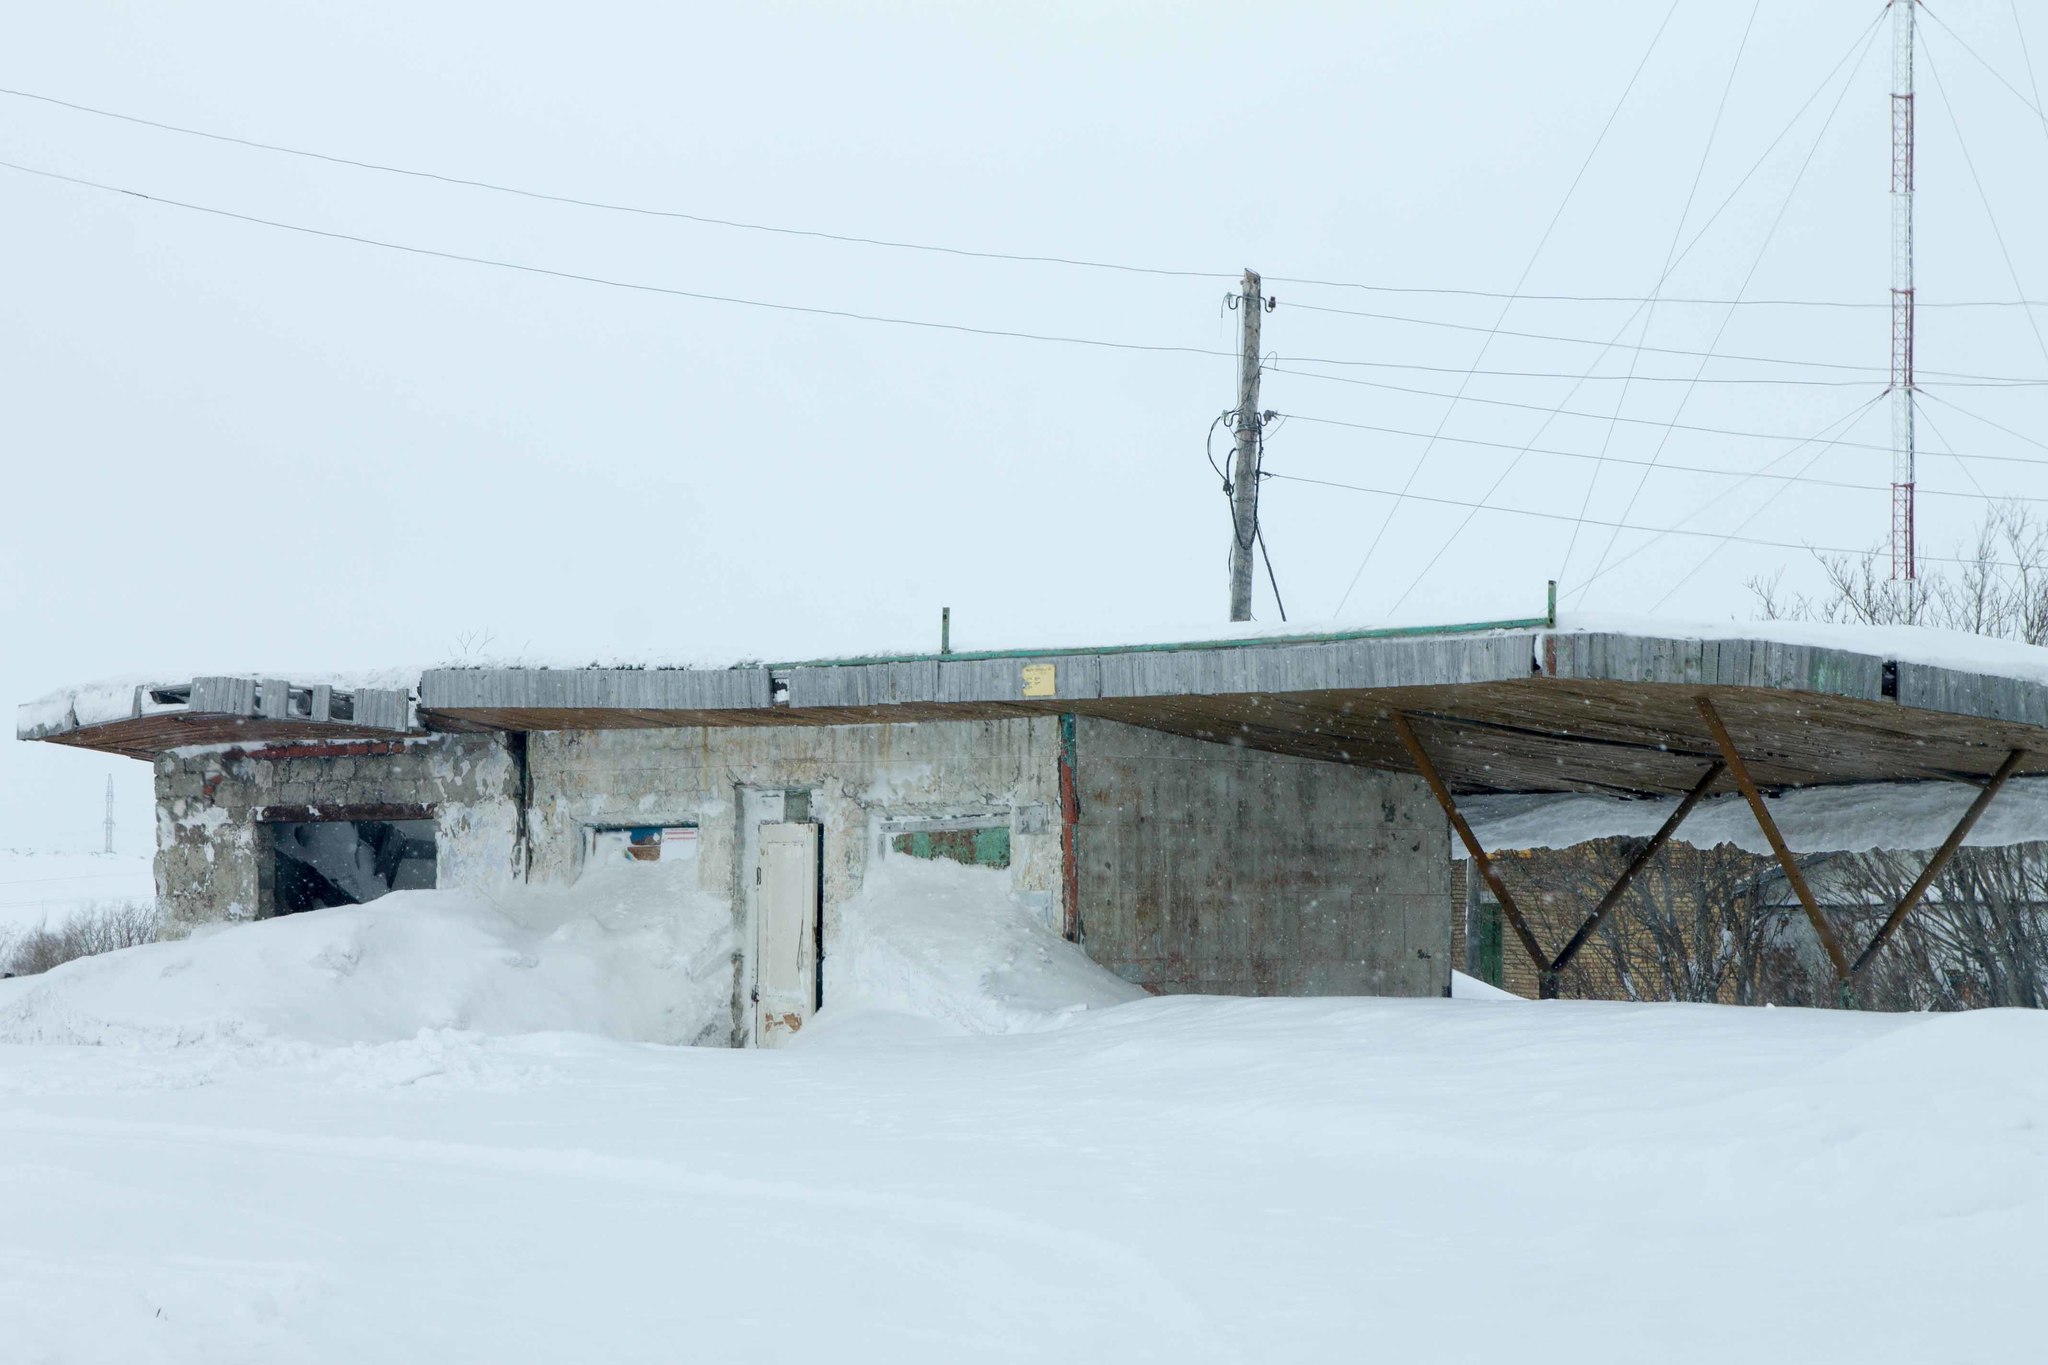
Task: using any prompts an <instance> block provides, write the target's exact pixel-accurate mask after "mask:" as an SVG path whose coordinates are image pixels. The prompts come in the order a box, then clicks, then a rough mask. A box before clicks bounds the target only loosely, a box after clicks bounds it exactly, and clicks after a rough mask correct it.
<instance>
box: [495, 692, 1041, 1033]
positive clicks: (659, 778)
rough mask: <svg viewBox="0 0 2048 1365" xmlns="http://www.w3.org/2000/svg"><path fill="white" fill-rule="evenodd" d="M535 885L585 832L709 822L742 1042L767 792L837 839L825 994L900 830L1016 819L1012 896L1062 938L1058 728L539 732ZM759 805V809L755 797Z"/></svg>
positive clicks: (706, 869) (534, 748)
mask: <svg viewBox="0 0 2048 1365" xmlns="http://www.w3.org/2000/svg"><path fill="white" fill-rule="evenodd" d="M528 762H529V764H530V771H531V774H532V783H533V791H534V805H533V809H532V811H531V813H530V816H529V828H530V829H531V838H532V847H533V879H534V880H535V881H542V880H554V881H561V880H568V879H571V878H573V877H574V876H575V875H576V871H577V868H578V866H579V863H580V859H581V858H582V856H583V849H584V843H585V831H586V830H588V829H589V828H590V827H591V826H593V825H596V826H603V825H622V824H638V825H669V824H694V825H696V826H697V830H698V852H697V867H698V875H699V877H700V878H701V879H702V886H703V889H704V890H706V891H707V892H710V893H713V894H715V895H719V896H725V897H730V898H731V901H732V905H733V913H734V919H735V925H734V928H735V930H736V938H737V940H738V942H739V944H740V954H739V959H738V960H737V961H736V962H735V964H734V966H735V971H734V1006H733V1009H734V1015H733V1017H734V1029H735V1042H743V1041H744V1034H745V1030H746V1028H747V1025H748V1020H749V1016H750V1013H751V1011H750V1010H749V1009H748V1008H747V1007H746V1004H745V1002H744V1001H743V1000H742V999H741V995H742V992H743V990H744V989H745V983H747V982H749V981H751V980H752V967H751V956H752V953H753V933H752V926H751V923H750V922H749V918H748V916H749V910H750V896H749V892H750V890H751V879H750V877H749V876H748V874H749V872H750V870H751V867H752V860H753V852H752V845H751V843H750V841H749V836H750V831H751V829H752V822H753V821H754V820H758V819H761V818H771V819H772V818H776V817H777V814H778V812H776V811H774V810H773V809H764V808H763V803H762V801H761V798H760V794H761V793H766V792H783V791H801V792H803V793H804V794H805V800H806V801H807V803H808V806H809V816H810V818H811V819H813V820H816V821H819V822H820V823H821V824H822V826H823V837H824V860H823V881H824V893H823V921H824V924H823V928H824V950H825V958H824V965H823V969H822V970H823V975H824V982H825V986H824V989H825V996H826V999H827V1000H828V1001H829V1000H830V999H831V991H832V985H831V981H832V966H831V959H832V954H833V952H834V950H835V942H836V940H837V938H838V936H839V922H840V909H841V907H842V906H844V905H845V904H846V902H847V901H849V900H851V899H852V898H853V897H854V896H856V895H858V894H859V892H860V887H861V880H862V877H863V876H864V875H865V873H866V870H867V868H868V865H869V861H870V860H871V859H872V858H874V857H876V856H877V854H878V852H879V846H880V841H881V839H882V837H883V833H882V826H883V824H884V822H885V821H888V820H891V819H904V818H941V817H957V816H963V815H990V816H1006V817H1008V818H1009V820H1010V828H1011V835H1010V849H1011V854H1010V856H1011V864H1010V874H1011V889H1012V893H1013V895H1015V896H1016V897H1017V898H1018V900H1019V901H1020V902H1021V903H1023V904H1025V905H1026V906H1027V907H1028V908H1030V909H1031V910H1032V911H1033V912H1034V913H1037V914H1041V915H1043V916H1045V918H1046V921H1047V923H1049V924H1053V925H1057V923H1058V915H1059V912H1060V907H1059V904H1058V888H1059V884H1060V836H1059V821H1058V811H1059V768H1058V764H1059V721H1058V720H1057V718H1055V717H1045V718H1043V719H1032V720H999V721H948V722H943V723H936V724H923V725H851V726H832V727H813V726H804V727H780V726H761V727H745V728H740V727H732V728H726V727H718V728H707V729H689V730H585V731H555V732H548V733H537V734H535V735H533V736H532V739H531V744H530V748H529V751H528ZM749 793H753V795H751V796H750V795H749Z"/></svg>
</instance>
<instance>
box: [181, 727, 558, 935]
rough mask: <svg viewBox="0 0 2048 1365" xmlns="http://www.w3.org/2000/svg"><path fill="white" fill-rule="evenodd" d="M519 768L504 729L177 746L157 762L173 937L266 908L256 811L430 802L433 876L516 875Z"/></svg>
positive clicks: (448, 879)
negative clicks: (435, 858)
mask: <svg viewBox="0 0 2048 1365" xmlns="http://www.w3.org/2000/svg"><path fill="white" fill-rule="evenodd" d="M517 792H518V782H517V775H516V772H515V769H514V765H513V762H512V758H511V756H510V754H509V753H508V751H507V748H506V745H505V742H504V740H503V739H502V738H500V737H497V736H490V735H436V736H433V737H430V738H425V739H392V740H360V741H355V742H352V743H340V744H336V743H322V744H252V745H246V746H244V745H236V746H232V747H228V748H207V749H187V750H176V751H173V752H170V753H166V754H163V755H160V756H159V757H158V758H157V760H156V812H157V841H156V894H157V903H158V904H159V905H160V906H161V907H162V908H163V912H164V923H165V929H166V931H167V932H168V933H171V934H173V935H178V934H184V933H189V932H190V931H191V930H192V929H193V928H194V927H196V926H198V925H201V924H208V923H212V922H215V921H219V920H241V919H253V918H255V917H256V916H257V915H259V914H262V913H264V910H263V893H262V888H263V883H264V880H265V879H266V878H267V877H268V875H269V869H268V868H266V867H265V866H264V865H263V863H264V859H263V856H262V855H263V848H262V844H263V840H262V829H261V824H260V816H261V813H262V811H263V809H264V808H265V807H269V806H278V807H283V806H324V807H329V808H341V807H346V806H373V805H423V806H432V807H433V808H434V810H435V818H436V820H437V821H438V824H439V829H438V833H437V842H438V849H439V881H440V883H441V884H442V885H444V886H453V885H478V884H488V883H489V882H491V881H494V880H502V879H504V878H506V877H508V876H511V875H512V874H513V869H514V859H513V854H514V848H515V831H516V828H517V819H516V807H515V798H516V794H517Z"/></svg>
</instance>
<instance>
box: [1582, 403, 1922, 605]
mask: <svg viewBox="0 0 2048 1365" xmlns="http://www.w3.org/2000/svg"><path fill="white" fill-rule="evenodd" d="M1883 397H1884V395H1883V394H1881V393H1880V394H1875V395H1873V396H1872V397H1870V398H1869V399H1867V400H1865V401H1864V402H1863V403H1862V404H1860V405H1859V406H1857V407H1855V408H1852V409H1850V410H1849V411H1848V412H1846V413H1843V414H1842V415H1841V416H1839V417H1837V418H1835V419H1834V420H1833V421H1831V422H1829V423H1827V424H1826V425H1825V426H1823V427H1821V428H1820V429H1819V430H1817V431H1815V432H1814V433H1813V434H1812V435H1811V436H1808V437H1807V438H1806V439H1804V440H1802V441H1800V442H1799V443H1798V444H1797V445H1794V446H1791V447H1790V448H1788V449H1786V450H1782V451H1780V452H1779V453H1778V454H1777V455H1775V456H1773V457H1772V458H1771V460H1770V462H1769V463H1767V464H1766V465H1765V466H1764V467H1763V468H1762V469H1760V470H1757V471H1755V472H1753V473H1751V474H1749V475H1747V476H1745V477H1744V478H1743V479H1741V480H1740V481H1738V482H1737V483H1735V484H1733V485H1731V486H1729V487H1727V488H1724V489H1722V490H1721V491H1720V492H1719V493H1716V494H1715V495H1714V496H1713V497H1711V498H1709V499H1707V500H1706V501H1705V502H1703V503H1701V504H1700V505H1699V506H1697V507H1695V508H1693V509H1692V510H1691V511H1690V512H1688V513H1686V514H1685V515H1684V516H1683V517H1681V518H1680V519H1679V522H1678V524H1679V525H1680V526H1688V525H1690V524H1691V523H1692V522H1694V521H1697V520H1698V519H1699V518H1700V517H1703V516H1705V515H1706V514H1707V513H1708V512H1709V511H1711V510H1713V509H1714V508H1715V507H1716V506H1718V505H1719V504H1721V503H1722V502H1724V501H1726V500H1727V499H1728V498H1731V497H1733V496H1734V495H1735V494H1737V493H1739V492H1741V491H1742V490H1743V489H1744V488H1747V487H1748V486H1749V485H1750V484H1751V483H1752V482H1753V481H1754V480H1755V479H1757V478H1760V477H1763V476H1764V475H1766V474H1768V473H1769V472H1770V471H1772V470H1774V469H1776V468H1777V467H1778V466H1779V465H1781V464H1784V463H1785V462H1786V461H1787V460H1790V459H1791V458H1792V457H1793V456H1794V455H1797V454H1798V453H1799V452H1800V451H1801V450H1804V449H1805V448H1806V447H1807V446H1809V445H1812V444H1814V443H1815V442H1820V443H1821V446H1820V449H1819V450H1817V451H1815V452H1814V455H1813V457H1812V458H1810V459H1809V460H1808V461H1807V462H1806V464H1804V465H1802V466H1801V467H1800V476H1801V477H1804V476H1805V473H1806V471H1807V470H1809V469H1811V468H1812V467H1813V465H1814V462H1815V460H1817V459H1818V458H1819V457H1820V456H1821V455H1824V454H1826V453H1827V452H1828V451H1829V450H1832V449H1834V448H1835V447H1836V446H1839V445H1841V444H1842V443H1843V442H1844V440H1845V439H1846V438H1847V437H1848V435H1849V433H1850V432H1852V431H1854V430H1855V429H1856V427H1857V425H1858V424H1859V423H1861V422H1862V421H1863V419H1864V418H1866V417H1868V416H1869V415H1870V414H1871V413H1872V412H1873V411H1875V410H1876V408H1877V404H1878V402H1879V400H1880V399H1882V398H1883ZM1743 524H1744V525H1746V524H1747V520H1745V522H1744V523H1743ZM1661 540H1662V537H1661V536H1652V537H1650V539H1648V540H1646V541H1644V542H1643V543H1642V544H1641V545H1638V546H1636V547H1635V548H1634V549H1633V550H1630V551H1628V552H1627V553H1626V554H1623V555H1621V556H1620V557H1618V558H1617V559H1616V560H1615V561H1614V562H1613V563H1612V564H1609V565H1608V566H1607V567H1606V568H1604V569H1602V570H1601V571H1600V572H1599V573H1597V574H1594V575H1592V576H1591V577H1589V578H1588V579H1587V580H1586V581H1585V582H1584V583H1581V584H1579V585H1578V586H1577V587H1576V588H1574V589H1572V596H1573V598H1574V599H1575V600H1579V601H1583V600H1584V598H1585V596H1586V594H1587V593H1588V592H1589V591H1591V589H1592V587H1593V585H1594V584H1595V583H1596V582H1598V581H1599V580H1600V579H1602V578H1604V577H1606V576H1607V575H1609V574H1612V573H1615V572H1617V571H1618V570H1620V569H1621V567H1622V566H1623V565H1625V564H1627V563H1628V562H1629V561H1630V560H1632V559H1634V558H1635V557H1636V556H1638V555H1640V554H1643V553H1644V552H1645V551H1648V550H1649V549H1651V548H1652V547H1654V546H1655V545H1657V544H1658V543H1659V542H1660V541H1661Z"/></svg>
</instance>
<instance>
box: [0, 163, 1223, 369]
mask: <svg viewBox="0 0 2048 1365" xmlns="http://www.w3.org/2000/svg"><path fill="white" fill-rule="evenodd" d="M0 170H9V171H18V172H20V173H22V174H24V175H33V176H40V177H42V178H44V179H46V180H59V181H62V182H64V183H65V184H69V185H80V186H83V187H85V188H86V189H93V190H99V191H102V192H104V193H107V194H118V195H124V196H126V197H128V198H131V199H140V200H144V201H146V202H148V203H151V204H162V205H165V206H166V207H169V208H177V209H185V210H188V211H190V212H193V213H204V214H210V215H212V216H214V217H216V218H228V219H232V220H234V221H236V222H240V223H250V224H254V225H255V226H257V227H267V228H276V229H278V230H280V231H284V232H296V233H301V234H303V235H305V236H308V237H322V238H325V239H327V240H329V241H334V242H351V243H354V244H356V245H358V246H372V247H378V248H381V249H383V250H385V251H400V252H404V253H405V254H407V255H409V256H427V257H432V258H433V259H436V260H443V261H460V262H462V263H464V264H466V265H482V266H490V267H491V268H493V269H496V270H516V271H518V272H520V273H522V274H527V275H542V276H546V277H548V278H550V279H557V280H573V281H576V282H577V283H580V284H597V285H603V286H605V287H606V288H608V289H625V290H631V291H633V292H635V293H642V294H661V295H666V296H668V297H671V298H680V299H694V300H697V301H698V302H701V303H726V304H732V305H734V306H736V307H741V308H765V309H768V310H770V311H772V312H777V313H803V314H807V315H810V316H813V317H826V318H841V319H844V320H846V321H849V322H872V323H881V324H884V325H887V326H891V327H922V328H928V329H931V330H933V331H940V332H963V333H966V334H968V335H971V336H987V337H1006V338H1010V339H1012V340H1017V341H1043V342H1055V343H1059V344H1061V345H1067V346H1094V347H1101V348H1104V349H1107V350H1114V351H1147V352H1152V353H1155V354H1161V355H1199V356H1221V357H1223V358H1225V359H1229V358H1233V357H1235V356H1236V354H1237V352H1235V351H1219V350H1213V349H1210V348H1207V347H1202V346H1160V345H1150V344H1146V343H1142V342H1135V341H1106V340H1103V339H1101V338H1099V337H1075V336H1061V335H1057V334H1052V333H1044V332H1020V331H1011V330H1007V329H1004V328H998V327H975V326H970V325H968V324H966V323H960V322H938V321H934V320H931V319H927V318H903V317H892V316H889V315H887V314H881V313H861V312H855V311H853V310H851V309H844V308H818V307H813V306H811V305H808V304H798V303H775V302H771V301H769V300H766V299H747V298H739V297H736V296H733V295H729V294H711V293H705V292H703V291H700V290H694V289H673V288H670V287H668V286H666V285H659V284H646V283H642V282H639V281H635V280H617V279H611V278H608V277H606V276H603V275H586V274H582V273H580V272H577V271H573V270H555V269H551V268H549V267H547V266H538V265H525V264H522V263H520V262H517V261H503V260H497V259H494V258H492V257H488V256H471V255H467V254H465V253H463V252H459V251H441V250H438V249H436V248H433V247H424V246H409V245H407V244H405V243H403V242H392V241H386V240H384V239H382V238H377V237H365V236H360V235H358V234H356V233H350V232H335V231H332V230H330V229H327V228H316V227H307V226H305V225H304V224H302V223H288V222H285V221H283V220H282V219H277V218H262V217H258V216H257V215H255V214H251V213H238V212H236V211H234V210H233V209H223V208H215V207H213V206H211V205H208V204H198V203H193V202H191V201H189V200H184V199H172V198H169V197H167V196H165V195H160V194H145V193H143V192H142V191H140V190H131V189H127V188H125V187H123V186H120V185H111V184H106V183H104V182H102V181H98V180H88V179H86V178H85V177H83V176H76V175H65V174H63V173H62V172H59V171H51V170H44V169H42V168H40V167H37V166H24V165H22V164H20V163H19V162H14V161H0Z"/></svg>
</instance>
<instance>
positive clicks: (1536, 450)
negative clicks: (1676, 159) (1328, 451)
mask: <svg viewBox="0 0 2048 1365" xmlns="http://www.w3.org/2000/svg"><path fill="white" fill-rule="evenodd" d="M1882 397H1884V395H1883V394H1881V393H1880V394H1877V395H1874V396H1873V397H1872V398H1871V399H1868V400H1866V401H1864V402H1862V403H1859V404H1857V406H1856V407H1854V408H1852V409H1851V410H1850V411H1851V413H1852V414H1853V413H1857V412H1861V411H1863V410H1864V409H1866V408H1868V407H1869V406H1870V404H1871V403H1873V402H1875V401H1876V400H1877V399H1878V398H1882ZM1279 415H1281V416H1285V417H1291V418H1293V419H1294V420H1295V421H1298V422H1310V423H1313V424H1315V425H1318V426H1330V427H1344V428H1348V429H1350V430H1353V431H1371V432H1376V433H1379V434H1381V435H1386V436H1409V437H1413V438H1415V439H1416V440H1427V439H1428V438H1429V433H1428V432H1426V431H1410V430H1406V429H1404V428H1401V427H1387V426H1378V425H1375V424H1374V423H1371V422H1349V421H1343V420H1340V419H1338V418H1335V417H1313V416H1310V415H1308V414H1306V413H1299V412H1288V413H1283V414H1279ZM1830 425H1832V424H1830ZM1822 430H1826V428H1822ZM1443 439H1444V441H1445V442H1447V443H1449V444H1452V445H1467V446H1484V447H1486V448H1488V449H1491V450H1509V451H1515V452H1518V453H1522V454H1528V455H1547V456H1552V457H1555V458H1558V459H1564V460H1586V461H1591V462H1593V463H1595V464H1613V465H1622V466H1627V467H1636V468H1645V469H1660V470H1664V471H1666V472H1668V473H1672V474H1702V475H1705V476H1707V477H1709V478H1717V479H1738V480H1745V481H1746V480H1749V479H1764V478H1767V479H1778V480H1784V481H1787V482H1790V483H1800V484H1807V485H1810V486H1812V487H1815V488H1840V489H1844V490H1847V491H1850V492H1858V493H1886V492H1889V491H1890V490H1891V485H1890V484H1883V483H1849V482H1847V481H1845V480H1840V479H1815V478H1801V477H1797V476H1794V475H1791V474H1772V473H1769V472H1767V471H1768V470H1769V468H1770V466H1769V465H1766V466H1765V467H1764V468H1763V469H1758V470H1741V469H1726V468H1715V467H1713V466H1710V465H1690V464H1672V463H1670V462H1669V461H1665V462H1663V463H1660V464H1656V465H1652V464H1651V463H1650V461H1648V460H1642V459H1630V458H1629V457H1628V456H1626V455H1608V454H1604V453H1602V454H1594V453H1593V452H1591V451H1584V450H1559V449H1556V448H1555V447H1551V446H1532V445H1523V444H1519V443H1516V442H1512V441H1484V440H1480V439H1479V438H1477V437H1474V436H1446V437H1444V438H1443ZM1785 439H1786V440H1793V439H1794V438H1793V437H1790V436H1788V437H1786V438H1785ZM1813 439H1815V438H1814V437H1811V436H1809V437H1806V438H1804V439H1803V440H1800V441H1799V442H1798V446H1803V445H1805V444H1806V442H1807V441H1810V440H1813ZM1944 443H1946V442H1944ZM1838 444H1839V443H1838ZM1798 446H1795V447H1794V448H1795V449H1797V448H1798ZM1929 454H1934V455H1941V456H1944V457H1945V458H1948V459H1953V460H1956V461H1958V462H1962V461H1966V460H1969V459H1998V458H2001V457H1998V456H1974V455H1973V456H1964V455H1959V454H1957V453H1956V452H1955V451H1954V450H1953V449H1950V450H1937V451H1930V452H1929ZM1779 458H1782V456H1779V457H1773V460H1772V463H1776V462H1777V459H1779ZM2004 458H2007V459H2010V460H2012V461H2014V462H2016V463H2022V464H2035V465H2048V460H2029V459H2025V458H2023V457H2004ZM1964 472H1965V473H1966V474H1968V475H1969V478H1970V481H1971V482H1972V483H1975V482H1976V475H1975V474H1972V473H1970V472H1969V468H1968V465H1967V464H1965V465H1964ZM1919 491H1920V492H1922V493H1925V494H1927V495H1928V496H1930V497H1937V498H1971V499H1980V498H1981V499H1982V500H1984V501H1987V502H2039V503H2048V497H2035V496H2032V495H2028V494H2020V493H2011V494H2005V493H2001V494H1995V495H1994V494H1991V493H1987V492H1985V491H1984V489H1983V486H1982V485H1981V484H1979V485H1978V489H1977V492H1975V493H1965V492H1963V491H1962V490H1961V489H1953V488H1922V489H1920V490H1919ZM1560 581H1562V580H1560Z"/></svg>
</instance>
